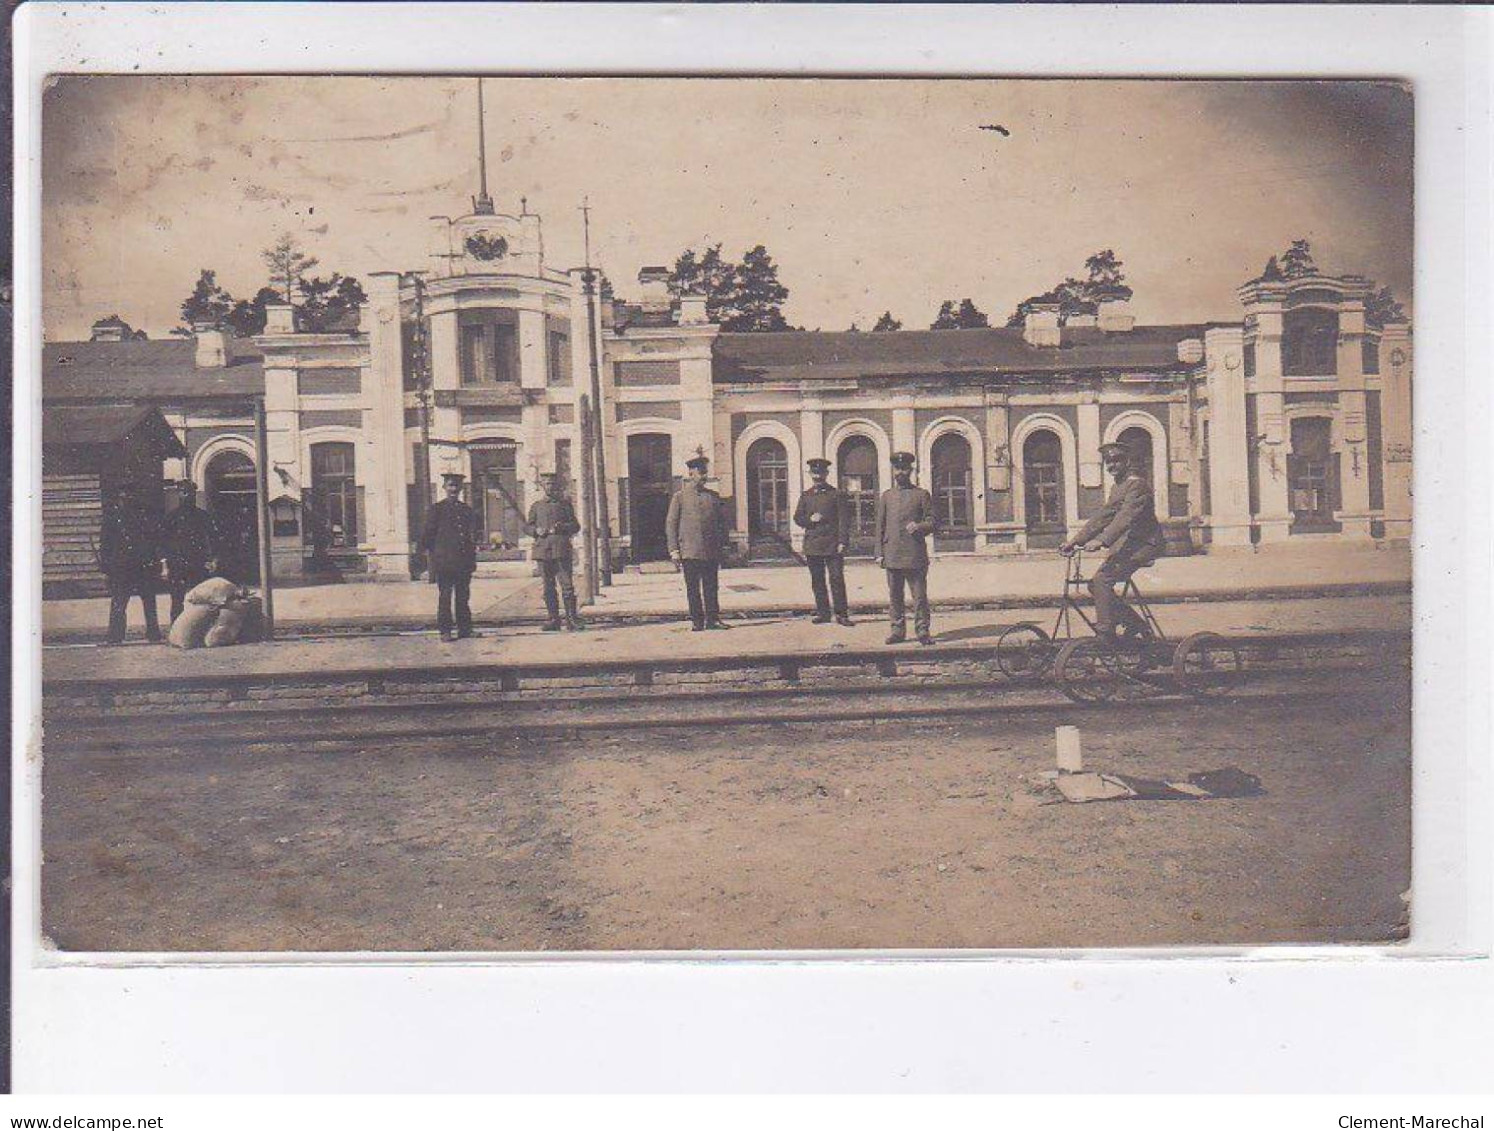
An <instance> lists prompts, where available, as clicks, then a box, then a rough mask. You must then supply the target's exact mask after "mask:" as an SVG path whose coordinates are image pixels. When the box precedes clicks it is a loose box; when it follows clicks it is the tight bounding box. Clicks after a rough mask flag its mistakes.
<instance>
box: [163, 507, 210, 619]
mask: <svg viewBox="0 0 1494 1131" xmlns="http://www.w3.org/2000/svg"><path fill="white" fill-rule="evenodd" d="M177 492H178V493H179V495H180V498H181V502H180V503H178V504H177V508H176V510H174V511H172V512H171V513H170V514H169V515H167V516H166V522H165V525H164V527H163V533H162V552H163V557H164V559H165V563H166V588H167V590H168V591H169V592H170V593H171V619H172V621H175V620H176V618H177V617H179V616H181V615H182V609H184V608H185V607H186V600H187V590H189V589H192V588H195V587H196V586H198V585H201V584H202V583H203V582H204V581H206V580H207V579H208V578H209V577H210V576H211V575H212V573H213V571H214V570H215V569H217V568H218V530H217V527H216V526H214V524H213V520H212V518H211V516H209V514H208V513H207V511H205V510H203V509H202V508H201V507H199V506H198V505H197V484H195V483H193V482H192V480H190V479H183V480H182V481H181V482H180V483H178V484H177Z"/></svg>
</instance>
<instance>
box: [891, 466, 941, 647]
mask: <svg viewBox="0 0 1494 1131" xmlns="http://www.w3.org/2000/svg"><path fill="white" fill-rule="evenodd" d="M914 462H915V461H914V458H913V454H912V453H911V452H894V453H893V455H892V475H893V486H892V487H890V488H888V489H887V490H886V491H883V492H882V495H881V497H880V498H879V499H877V519H876V546H877V564H878V565H879V566H881V567H882V568H883V569H885V570H886V571H887V596H888V600H889V604H890V606H891V618H892V632H891V634H890V635H889V636H888V637H887V643H888V644H901V643H902V642H903V641H904V640H906V639H907V638H908V622H907V616H906V612H905V610H904V607H903V587H904V586H905V585H906V586H907V587H908V589H910V590H912V592H913V629H914V631H915V632H916V633H917V634H918V643H920V644H932V643H933V642H934V637H933V635H932V634H931V632H930V629H931V626H932V620H933V618H932V616H931V615H930V612H929V586H928V577H929V551H928V547H927V545H925V541H924V540H925V539H926V538H927V537H928V536H929V535H930V534H932V533H933V532H934V529H935V525H936V524H935V522H934V499H933V496H932V495H930V494H929V493H928V492H927V491H925V490H924V489H923V488H922V487H915V486H914V485H913V464H914Z"/></svg>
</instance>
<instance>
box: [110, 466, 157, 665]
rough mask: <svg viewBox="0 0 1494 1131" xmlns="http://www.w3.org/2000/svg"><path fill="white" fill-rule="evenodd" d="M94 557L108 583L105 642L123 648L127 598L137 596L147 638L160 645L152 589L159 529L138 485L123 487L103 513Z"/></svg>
mask: <svg viewBox="0 0 1494 1131" xmlns="http://www.w3.org/2000/svg"><path fill="white" fill-rule="evenodd" d="M98 558H99V568H100V569H101V570H103V572H104V577H105V579H106V580H107V581H108V583H109V636H108V640H109V643H110V644H123V643H124V638H125V622H126V616H127V613H128V610H129V607H130V598H131V597H133V596H136V595H137V594H138V595H139V597H140V601H141V603H142V604H143V605H144V606H145V636H146V639H147V640H153V641H158V640H160V639H161V622H160V619H159V617H158V615H157V613H156V586H157V584H158V583H159V581H160V577H161V572H160V571H161V526H160V521H159V519H158V517H157V515H156V512H155V511H154V510H153V509H152V508H151V507H150V506H149V505H147V503H146V501H145V496H144V492H143V491H142V489H141V487H140V486H139V485H138V484H135V483H127V484H125V485H124V486H122V487H121V488H120V490H119V494H118V495H117V496H116V498H115V500H114V501H113V503H112V504H111V505H110V506H109V507H108V508H107V509H106V510H105V511H104V516H103V522H102V525H101V526H100V529H99V547H98Z"/></svg>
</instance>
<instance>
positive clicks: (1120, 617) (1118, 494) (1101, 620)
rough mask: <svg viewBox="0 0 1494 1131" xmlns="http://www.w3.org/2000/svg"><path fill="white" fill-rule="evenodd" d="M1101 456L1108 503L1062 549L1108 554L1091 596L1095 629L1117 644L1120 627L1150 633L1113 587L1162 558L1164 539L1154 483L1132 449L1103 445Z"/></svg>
mask: <svg viewBox="0 0 1494 1131" xmlns="http://www.w3.org/2000/svg"><path fill="white" fill-rule="evenodd" d="M1100 458H1101V459H1102V460H1103V461H1104V462H1105V470H1106V471H1108V472H1110V475H1111V477H1112V478H1113V479H1114V480H1115V486H1114V488H1112V489H1111V492H1110V497H1109V498H1108V499H1106V500H1105V505H1104V506H1103V507H1101V508H1100V510H1099V511H1098V513H1096V514H1095V516H1094V517H1093V518H1091V519H1090V520H1089V521H1088V522H1087V523H1085V524H1084V529H1082V530H1080V531H1079V533H1077V534H1075V535H1074V536H1073V537H1072V538H1070V539H1069V540H1068V541H1067V542H1065V543H1064V544H1063V545H1062V546H1061V547H1060V549H1061V550H1062V551H1063V552H1064V554H1072V553H1073V552H1074V551H1075V550H1076V549H1077V548H1078V547H1080V546H1083V547H1084V549H1085V550H1087V551H1088V552H1090V553H1098V552H1099V551H1100V550H1104V549H1109V550H1110V555H1109V556H1108V557H1107V558H1106V559H1105V561H1104V562H1103V563H1102V564H1101V565H1100V568H1099V569H1097V570H1095V574H1094V577H1092V578H1091V579H1090V582H1089V592H1090V595H1091V596H1093V597H1094V599H1095V631H1096V632H1097V633H1099V635H1100V638H1101V639H1102V640H1107V641H1109V642H1111V643H1114V642H1115V638H1116V636H1115V634H1116V629H1117V628H1118V627H1120V626H1121V625H1124V626H1125V629H1126V634H1127V635H1128V636H1131V637H1142V638H1144V637H1147V636H1150V635H1151V629H1150V628H1148V627H1147V623H1146V621H1145V620H1143V619H1142V618H1141V617H1140V616H1139V615H1138V614H1137V612H1136V610H1135V609H1133V608H1131V606H1130V605H1128V604H1126V602H1125V601H1123V600H1122V599H1121V598H1120V596H1119V595H1117V593H1116V591H1115V588H1116V586H1117V585H1123V584H1125V582H1126V580H1127V579H1128V578H1130V576H1131V575H1132V574H1133V573H1135V572H1136V571H1137V570H1138V569H1141V568H1142V567H1143V566H1149V565H1151V564H1152V563H1153V562H1154V561H1156V560H1157V559H1158V558H1159V557H1161V555H1162V552H1163V550H1164V549H1165V548H1166V539H1165V536H1164V535H1163V533H1162V524H1161V523H1159V522H1158V521H1157V512H1156V508H1155V505H1154V503H1153V501H1152V487H1151V484H1150V483H1148V482H1147V479H1146V476H1145V474H1144V473H1143V471H1142V469H1141V468H1140V467H1139V466H1138V461H1137V460H1136V458H1135V455H1134V454H1133V453H1132V452H1131V450H1130V449H1129V448H1127V447H1126V446H1125V445H1124V444H1101V445H1100Z"/></svg>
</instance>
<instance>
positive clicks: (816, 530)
mask: <svg viewBox="0 0 1494 1131" xmlns="http://www.w3.org/2000/svg"><path fill="white" fill-rule="evenodd" d="M805 462H806V463H807V464H808V466H809V478H810V480H811V482H810V485H809V487H808V488H807V489H806V490H805V492H804V494H802V495H800V496H799V504H798V506H796V507H795V508H794V524H795V525H796V526H799V527H802V528H803V530H804V560H805V562H806V563H808V565H809V587H810V589H811V590H812V591H813V592H814V617H813V620H814V623H815V624H828V623H829V622H830V617H831V614H832V610H833V613H834V616H835V622H836V623H837V624H843V625H845V626H846V627H848V628H849V627H850V626H851V625H852V624H854V623H855V622H854V621H852V620H851V611H850V607H849V605H848V604H847V602H846V547H847V546H848V545H849V544H850V541H851V521H852V519H851V500H850V499H849V498H848V497H847V496H846V493H845V492H844V491H842V490H840V489H839V488H837V487H832V486H830V461H829V460H827V459H821V458H819V457H816V458H814V459H811V460H807V461H805ZM826 574H828V575H829V580H830V585H829V589H828V591H827V590H826V586H825V578H826ZM832 598H833V600H834V604H833V606H832V604H831V600H832Z"/></svg>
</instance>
